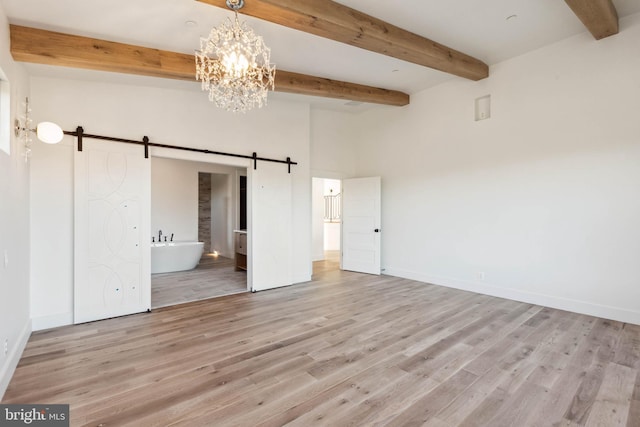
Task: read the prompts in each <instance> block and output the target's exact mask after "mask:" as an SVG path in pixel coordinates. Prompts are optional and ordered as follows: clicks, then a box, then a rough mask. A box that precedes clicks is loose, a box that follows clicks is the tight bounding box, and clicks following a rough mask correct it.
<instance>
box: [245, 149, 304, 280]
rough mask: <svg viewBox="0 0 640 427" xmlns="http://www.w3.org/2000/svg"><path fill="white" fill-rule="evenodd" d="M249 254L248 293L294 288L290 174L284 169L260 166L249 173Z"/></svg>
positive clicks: (273, 165)
mask: <svg viewBox="0 0 640 427" xmlns="http://www.w3.org/2000/svg"><path fill="white" fill-rule="evenodd" d="M250 174H251V225H250V230H249V253H250V254H254V255H250V261H251V273H252V274H251V278H252V283H251V289H252V290H253V291H262V290H265V289H273V288H279V287H282V286H288V285H291V284H293V274H292V259H293V235H292V232H291V228H292V226H291V223H292V221H293V199H292V191H293V189H292V179H291V177H292V174H289V173H287V167H286V165H282V164H280V163H270V162H260V163H258V168H257V169H256V170H251V171H250Z"/></svg>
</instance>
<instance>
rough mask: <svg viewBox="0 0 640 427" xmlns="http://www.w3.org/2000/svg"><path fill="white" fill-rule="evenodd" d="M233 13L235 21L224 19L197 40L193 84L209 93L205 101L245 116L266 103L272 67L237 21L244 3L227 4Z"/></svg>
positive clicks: (230, 1)
mask: <svg viewBox="0 0 640 427" xmlns="http://www.w3.org/2000/svg"><path fill="white" fill-rule="evenodd" d="M227 6H228V7H229V8H230V9H231V10H233V11H235V21H234V22H231V20H230V19H228V18H227V22H224V23H223V24H222V25H220V26H219V27H217V28H216V27H214V28H213V29H212V30H211V33H210V34H209V37H208V38H206V39H205V38H201V39H200V50H198V51H196V55H195V57H196V80H200V81H201V82H202V90H207V91H209V101H211V102H215V104H216V105H217V106H218V107H221V108H224V109H226V110H228V111H233V112H243V113H244V112H246V111H248V110H251V109H252V108H255V107H258V108H261V107H262V106H263V105H266V103H267V92H268V91H269V90H273V88H274V82H275V73H276V69H275V66H274V65H272V64H270V63H269V60H270V57H271V50H270V49H269V48H268V47H267V46H265V44H264V41H263V40H262V37H260V36H257V35H256V34H255V33H254V32H253V30H252V29H251V28H249V27H247V25H246V23H244V22H243V23H242V24H240V22H239V21H238V10H239V9H241V8H242V7H243V6H244V0H227Z"/></svg>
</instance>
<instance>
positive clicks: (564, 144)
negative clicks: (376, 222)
mask: <svg viewBox="0 0 640 427" xmlns="http://www.w3.org/2000/svg"><path fill="white" fill-rule="evenodd" d="M620 24H621V31H620V34H618V35H616V36H613V37H609V38H607V39H604V40H600V41H595V40H593V38H592V37H591V36H590V35H589V34H588V33H586V32H585V33H584V34H581V35H578V36H575V37H572V38H569V39H567V40H564V41H562V42H559V43H557V44H554V45H551V46H548V47H545V48H543V49H539V50H536V51H534V52H531V53H529V54H526V55H523V56H520V57H518V58H515V59H512V60H509V61H506V62H504V63H501V64H498V65H496V66H493V67H491V73H490V77H489V78H488V79H486V80H483V81H480V82H468V81H463V80H461V79H456V80H454V81H451V82H449V83H445V84H443V85H440V86H438V87H435V88H432V89H430V90H426V91H424V92H422V93H419V94H417V95H414V96H412V99H411V105H409V106H407V107H404V108H400V109H395V108H387V109H382V110H375V111H371V112H366V113H364V114H363V115H361V116H358V117H356V119H355V120H354V123H353V126H354V127H355V128H356V129H358V130H359V132H360V137H359V146H358V150H357V153H358V157H357V158H358V165H357V173H358V174H359V175H361V176H366V175H381V176H382V199H383V200H382V206H383V217H382V222H383V224H382V229H383V235H382V238H383V241H382V245H383V253H382V257H383V259H382V260H383V267H384V268H386V273H388V274H391V275H396V276H401V277H408V278H414V279H418V280H423V281H427V282H431V283H435V284H441V285H445V286H451V287H458V288H462V289H468V290H472V291H478V292H481V293H487V294H493V295H498V296H503V297H507V298H513V299H516V300H522V301H529V302H533V303H537V304H544V305H548V306H552V307H560V308H564V309H567V310H572V311H578V312H583V313H590V314H594V315H599V316H603V317H608V318H612V319H618V320H623V321H628V322H633V323H640V305H639V301H640V286H639V285H638V283H639V282H638V278H640V262H638V259H640V221H639V218H640V197H639V196H638V195H639V194H640V167H639V166H640V119H639V118H640V102H639V100H640V55H639V54H638V40H640V15H635V16H632V17H630V18H627V19H623V20H621V23H620ZM487 94H490V95H491V101H492V111H491V118H490V119H488V120H484V121H479V122H475V121H474V110H473V108H474V100H475V99H476V98H477V97H480V96H483V95H487Z"/></svg>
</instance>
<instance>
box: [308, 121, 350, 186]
mask: <svg viewBox="0 0 640 427" xmlns="http://www.w3.org/2000/svg"><path fill="white" fill-rule="evenodd" d="M356 117H357V116H356V115H354V114H350V113H342V112H337V111H327V110H320V109H313V110H311V172H312V175H313V176H315V177H319V178H333V179H342V178H351V177H353V176H354V174H355V164H356V151H355V148H356V145H355V142H356V139H357V136H356V135H357V128H354V126H353V120H354V119H355V118H356Z"/></svg>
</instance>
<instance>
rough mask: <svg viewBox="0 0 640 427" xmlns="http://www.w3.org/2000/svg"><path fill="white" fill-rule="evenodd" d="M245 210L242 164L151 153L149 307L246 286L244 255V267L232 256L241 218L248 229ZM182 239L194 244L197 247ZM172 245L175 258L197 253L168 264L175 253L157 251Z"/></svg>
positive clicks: (190, 300) (180, 302)
mask: <svg viewBox="0 0 640 427" xmlns="http://www.w3.org/2000/svg"><path fill="white" fill-rule="evenodd" d="M241 177H243V178H244V182H245V187H244V193H242V191H241V188H240V187H241ZM241 194H244V197H245V201H244V202H243V203H242V205H243V206H244V209H242V207H241V203H240V199H241ZM241 211H242V213H241ZM246 214H247V210H246V168H242V167H235V166H229V165H221V164H214V163H206V162H199V161H192V160H178V159H169V158H160V157H152V159H151V236H152V240H153V241H152V248H151V273H152V274H151V308H160V307H166V306H170V305H176V304H182V303H186V302H193V301H198V300H202V299H209V298H215V297H220V296H224V295H230V294H235V293H240V292H247V291H248V285H247V283H248V281H247V270H246V261H245V263H244V269H240V268H237V262H236V261H237V260H236V258H237V257H236V252H237V251H236V231H237V230H238V229H240V228H241V224H244V229H245V231H246ZM242 216H244V218H242ZM158 242H159V243H158ZM154 243H155V244H156V245H157V246H159V247H155V246H154ZM182 243H185V244H186V245H194V244H195V245H198V246H196V248H197V251H196V253H193V254H188V251H187V250H186V249H182V248H180V247H179V246H180V244H182ZM172 244H173V245H172ZM171 250H173V251H174V254H173V255H172V257H173V256H175V258H176V259H177V258H180V257H183V256H185V257H186V256H188V257H191V258H194V257H195V259H191V260H187V261H186V262H187V263H192V264H190V265H182V266H181V265H178V266H177V267H173V266H167V264H172V263H173V262H174V260H175V259H174V258H172V259H166V258H163V257H162V256H161V255H158V254H160V253H161V251H171ZM178 252H179V253H178ZM154 253H155V254H156V257H154ZM245 260H246V255H245ZM176 262H177V261H176ZM194 263H195V264H196V265H195V267H193V264H194ZM174 268H177V269H179V270H178V271H172V270H174Z"/></svg>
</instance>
